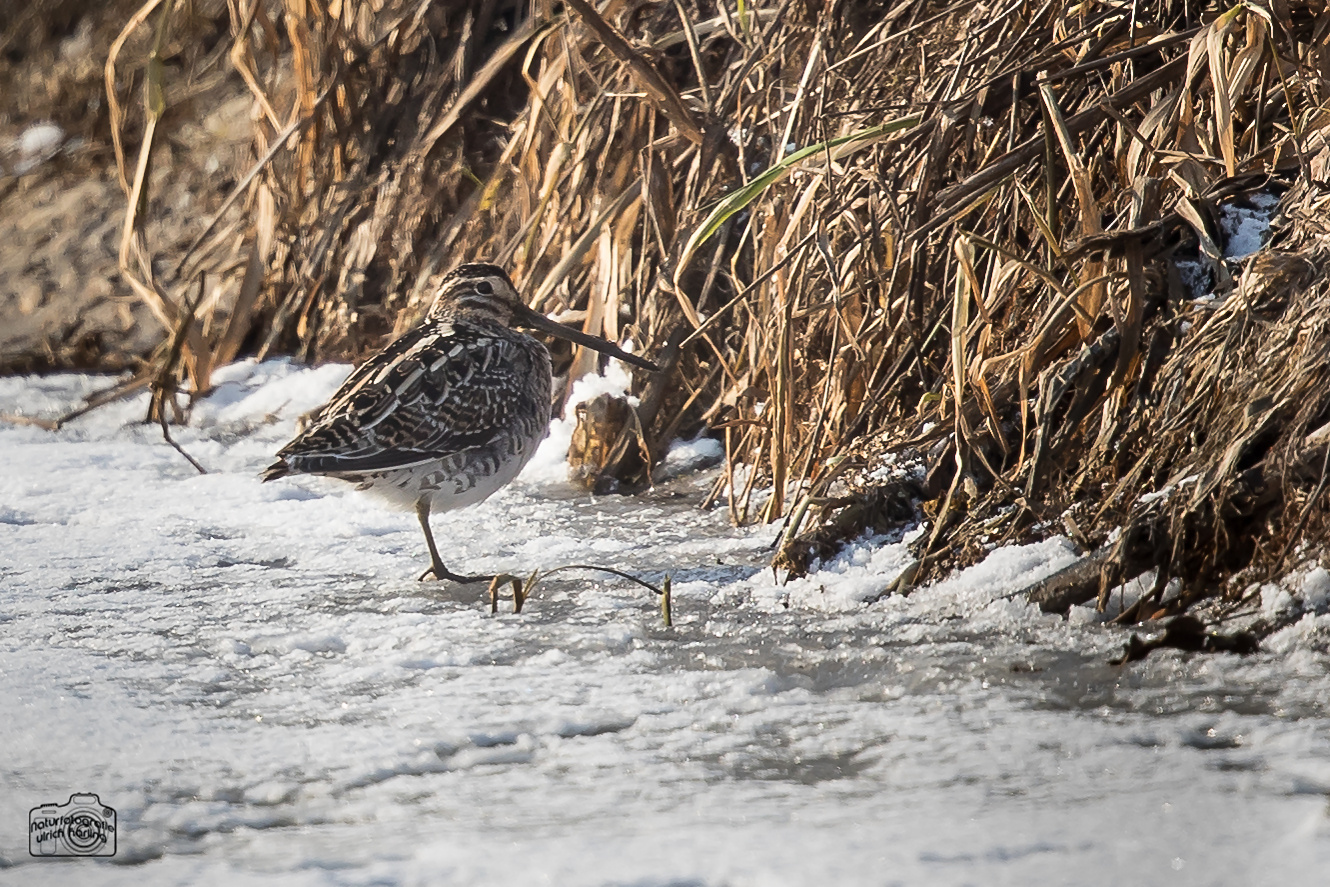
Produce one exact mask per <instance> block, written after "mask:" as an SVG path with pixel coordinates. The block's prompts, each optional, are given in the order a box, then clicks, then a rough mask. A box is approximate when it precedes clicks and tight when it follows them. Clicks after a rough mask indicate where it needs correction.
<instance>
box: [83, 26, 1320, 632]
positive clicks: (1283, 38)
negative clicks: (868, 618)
mask: <svg viewBox="0 0 1330 887" xmlns="http://www.w3.org/2000/svg"><path fill="white" fill-rule="evenodd" d="M200 14H202V13H200V12H199V11H198V10H197V9H194V10H192V11H191V10H190V9H188V8H187V7H185V6H178V5H173V3H172V0H149V2H147V3H145V4H144V5H143V6H142V7H141V8H140V9H139V10H138V12H137V13H136V14H135V16H134V17H133V19H132V20H131V21H130V22H128V23H127V24H126V26H125V29H124V32H123V35H122V36H123V38H124V39H122V40H121V41H119V42H118V43H117V45H116V46H115V47H113V51H112V52H111V55H110V59H109V60H108V63H107V70H106V83H107V88H108V92H109V94H110V96H111V97H112V124H113V132H114V133H115V134H116V140H115V144H116V154H117V158H118V162H119V164H120V169H121V174H122V177H123V179H124V183H125V188H126V192H127V194H128V195H129V205H130V211H129V212H128V214H127V217H126V220H125V227H124V239H123V241H122V244H121V269H122V272H123V273H124V274H125V276H126V278H127V279H128V280H130V281H131V282H132V285H133V287H134V289H135V291H136V293H137V294H138V295H139V297H140V298H142V299H143V300H144V301H145V302H146V303H148V304H149V305H150V306H152V308H153V311H154V314H155V315H156V316H157V317H158V318H159V319H160V321H161V323H162V324H163V326H164V328H166V329H167V330H170V331H171V332H172V333H173V334H174V337H175V339H176V341H177V342H178V343H180V347H179V348H177V349H175V352H176V353H178V355H179V369H178V375H179V376H181V377H182V378H186V379H188V380H189V383H190V385H191V386H192V390H194V391H205V390H206V389H207V387H208V379H209V373H210V371H211V368H212V367H215V366H218V365H220V364H222V363H224V362H226V361H229V360H231V359H233V358H235V357H236V356H237V355H241V354H257V355H259V356H266V355H270V354H278V353H289V354H295V355H298V356H299V357H300V358H302V359H305V360H314V361H317V360H324V359H331V358H339V359H345V358H348V357H350V358H356V357H359V356H361V355H363V354H364V353H366V352H367V351H368V350H370V349H372V348H375V347H378V346H380V345H382V344H383V343H384V342H385V341H386V339H387V337H389V336H391V335H392V334H393V333H394V332H399V331H401V330H402V329H404V328H405V327H406V326H407V325H409V324H410V323H412V322H413V321H414V320H416V319H417V318H419V317H420V316H421V315H422V314H423V311H424V309H425V308H426V307H427V304H428V301H429V298H430V296H431V292H432V285H433V283H434V281H436V280H437V278H438V277H439V276H440V275H441V274H443V273H445V272H446V271H447V270H448V269H449V268H450V267H451V266H452V265H454V264H456V263H459V262H462V261H468V260H478V259H485V260H490V261H495V262H498V263H500V264H503V265H504V266H505V267H507V268H508V269H510V271H511V273H512V275H513V277H514V279H515V280H516V281H517V282H518V283H519V285H520V286H522V287H524V291H525V292H526V293H527V295H528V296H529V298H530V300H531V302H532V304H533V305H534V306H536V307H537V308H539V309H540V310H543V311H547V312H558V313H561V315H562V317H563V319H564V320H565V321H567V322H570V323H573V322H575V323H579V324H580V325H581V326H582V328H583V329H585V330H586V331H588V332H591V333H595V334H600V335H605V336H607V337H609V338H612V339H620V340H621V339H624V338H631V339H632V340H633V342H634V343H635V344H636V346H637V347H639V348H641V349H643V350H645V351H647V352H650V353H652V354H653V355H655V356H656V358H657V359H658V361H659V362H660V363H662V365H663V366H664V367H665V371H664V372H663V373H661V374H659V375H655V376H646V375H642V376H639V378H637V379H636V389H637V394H638V395H639V397H640V405H639V406H637V407H636V408H635V410H632V411H631V412H630V414H629V415H628V418H627V419H626V420H625V421H623V422H622V423H621V425H620V426H618V427H617V428H615V429H613V430H612V435H613V437H612V440H611V441H610V442H609V445H608V446H606V447H604V448H603V449H604V451H605V452H604V454H603V457H602V458H601V459H600V461H599V462H598V464H597V465H596V466H595V472H596V473H598V474H599V475H600V476H601V477H602V478H608V479H612V480H613V481H614V482H615V483H617V484H619V485H621V486H622V487H623V488H626V489H633V488H640V487H642V486H644V485H646V484H647V483H649V476H650V474H649V473H650V469H651V466H652V464H653V463H654V462H656V461H657V460H658V459H659V458H660V457H661V456H662V455H663V453H664V451H665V449H666V447H667V446H668V444H669V443H670V441H672V440H674V439H675V438H677V437H679V436H680V435H690V434H695V433H698V432H699V431H702V430H705V431H707V433H711V434H714V435H717V436H719V437H721V438H722V439H723V441H724V444H725V451H726V455H727V469H726V471H725V472H724V473H723V476H722V477H721V479H720V480H719V481H718V483H717V485H716V488H715V489H714V490H713V491H712V494H711V496H710V497H709V501H711V502H714V501H724V502H726V503H727V506H728V508H729V509H730V512H731V514H732V516H733V519H734V520H735V521H752V520H761V521H769V522H775V521H783V522H784V523H785V532H784V534H783V536H782V546H781V550H780V552H778V562H779V563H780V564H781V565H783V566H785V567H787V568H789V569H791V570H793V571H796V572H798V571H801V570H805V569H807V568H808V566H809V561H810V560H811V559H812V558H814V557H816V556H817V555H819V554H820V553H823V552H825V551H826V550H827V548H828V546H829V545H832V544H834V543H835V542H836V541H837V540H839V539H842V538H845V537H849V536H853V535H855V534H859V533H863V532H866V531H870V530H873V529H878V530H881V529H883V528H884V527H885V526H887V525H890V524H891V523H893V522H898V521H899V520H900V519H901V517H902V514H903V513H905V514H909V513H912V512H913V511H914V509H915V507H916V506H918V507H919V508H922V511H923V513H924V514H925V515H926V516H927V518H928V525H929V532H928V533H927V534H926V535H925V536H924V537H923V538H922V539H921V540H920V541H919V543H918V557H919V563H918V565H917V569H916V570H914V571H911V574H910V575H909V576H906V577H902V580H901V582H900V583H899V584H898V588H899V589H900V590H902V591H908V589H909V587H910V586H911V583H912V582H917V581H920V580H922V579H924V578H927V577H929V576H932V575H936V574H937V573H939V572H940V571H943V570H946V569H951V568H954V567H955V566H957V565H962V564H965V563H969V562H972V561H973V560H975V559H977V558H979V557H981V556H982V555H983V554H984V552H986V551H987V550H989V549H990V548H991V547H992V546H993V545H995V544H1000V543H1002V542H1005V541H1023V540H1029V539H1032V538H1038V537H1040V536H1043V535H1047V534H1050V533H1063V534H1067V535H1069V536H1070V537H1071V538H1073V539H1074V540H1075V541H1076V542H1077V543H1078V544H1080V545H1082V546H1083V547H1084V548H1085V549H1086V551H1087V552H1096V553H1097V554H1096V556H1097V558H1098V560H1097V561H1095V563H1096V564H1097V567H1096V570H1095V571H1094V573H1093V574H1091V575H1089V576H1088V578H1085V579H1083V580H1082V581H1080V582H1079V583H1078V584H1077V585H1076V588H1075V589H1074V590H1073V591H1072V592H1071V593H1069V594H1066V595H1064V596H1063V597H1062V598H1060V601H1061V603H1060V606H1065V605H1066V603H1069V602H1072V601H1074V600H1087V599H1091V598H1093V597H1094V596H1095V595H1096V594H1101V595H1102V594H1103V593H1104V592H1105V591H1106V589H1108V588H1109V587H1111V586H1112V585H1113V584H1115V583H1117V582H1120V581H1122V580H1124V579H1127V578H1131V577H1133V576H1136V575H1139V574H1141V573H1143V572H1145V571H1147V570H1151V569H1153V570H1155V571H1156V576H1157V582H1156V585H1155V590H1154V592H1153V593H1152V594H1151V595H1149V596H1147V599H1146V601H1145V602H1144V603H1143V604H1142V605H1141V606H1140V607H1138V608H1136V611H1135V612H1134V613H1132V614H1130V618H1135V617H1140V616H1145V615H1150V614H1153V613H1156V612H1159V611H1163V612H1176V611H1178V610H1181V609H1183V608H1185V607H1186V606H1188V605H1189V604H1190V603H1192V602H1194V601H1195V600H1197V599H1199V598H1200V597H1203V596H1208V595H1214V594H1216V593H1222V594H1224V595H1227V596H1228V598H1230V599H1231V600H1234V601H1238V600H1241V599H1242V597H1243V595H1244V593H1245V592H1244V589H1247V588H1249V587H1250V584H1251V583H1253V582H1260V581H1263V580H1265V579H1267V578H1270V577H1272V576H1275V575H1278V574H1280V572H1281V571H1287V570H1288V569H1289V568H1290V567H1291V566H1293V564H1294V562H1295V561H1298V560H1300V559H1305V558H1306V557H1307V556H1309V555H1308V554H1307V552H1306V551H1305V550H1304V549H1303V548H1302V547H1301V545H1302V543H1303V542H1304V541H1305V540H1314V539H1316V538H1319V534H1320V533H1321V532H1322V531H1323V530H1324V526H1325V519H1324V514H1325V505H1326V501H1325V493H1326V490H1325V486H1326V478H1327V468H1328V467H1330V448H1328V444H1330V431H1327V428H1330V424H1327V423H1330V379H1328V378H1326V376H1327V373H1330V361H1327V356H1330V355H1327V345H1328V343H1330V330H1328V329H1326V325H1327V323H1330V321H1328V320H1327V318H1330V305H1327V304H1326V303H1327V287H1326V285H1325V282H1324V274H1323V273H1322V271H1321V268H1322V256H1323V255H1324V253H1325V242H1326V241H1325V233H1326V227H1325V224H1324V222H1323V221H1322V220H1323V219H1324V218H1325V214H1324V206H1323V205H1322V204H1323V202H1324V199H1325V198H1324V197H1323V195H1322V191H1321V186H1320V184H1319V183H1320V182H1323V181H1324V180H1325V175H1326V171H1325V167H1326V165H1327V162H1330V151H1328V150H1327V145H1326V139H1325V127H1326V124H1327V122H1330V111H1328V109H1327V105H1326V98H1327V85H1330V81H1327V72H1330V50H1328V49H1327V48H1326V47H1327V44H1326V39H1325V38H1326V34H1327V32H1330V10H1327V8H1326V6H1325V4H1323V3H1316V2H1312V3H1308V2H1284V0H1280V2H1275V3H1271V4H1269V5H1263V4H1259V3H1248V4H1241V5H1236V6H1232V7H1227V8H1226V7H1220V6H1207V5H1201V4H1197V3H1189V2H1181V0H1159V2H1133V3H1126V2H1096V0H1090V2H1079V3H1072V2H1064V0H1044V2H1013V3H1004V2H1000V0H999V2H992V3H974V2H966V3H959V2H931V0H903V2H879V3H874V2H857V0H856V2H851V0H825V2H814V0H797V2H796V0H783V2H744V0H739V2H734V0H721V2H718V3H716V2H707V0H663V2H638V0H609V2H605V3H592V2H590V0H564V2H557V3H556V2H553V0H531V2H525V0H523V2H515V0H470V2H452V3H442V2H429V0H410V2H408V0H376V2H365V0H342V2H334V3H331V4H328V5H322V4H319V3H315V2H312V0H286V2H285V3H279V2H277V0H231V2H228V3H227V4H226V6H225V8H224V9H223V8H222V7H216V9H215V11H214V14H215V15H218V16H222V15H224V16H225V17H226V18H227V20H228V21H229V28H230V35H231V37H230V42H229V45H226V46H224V47H221V48H220V49H218V50H217V53H220V54H221V55H219V56H218V61H217V63H218V64H224V65H226V66H229V67H230V69H231V70H232V71H233V72H234V73H235V74H238V75H239V76H240V77H241V78H243V81H244V83H245V84H246V88H247V90H248V92H249V95H250V96H251V98H252V102H253V107H254V115H253V116H254V132H255V136H254V145H253V156H252V158H251V161H252V163H251V166H250V167H249V168H248V169H246V170H243V171H240V172H239V173H238V174H237V176H236V184H235V186H234V188H233V190H232V192H231V195H230V197H229V198H228V199H227V200H225V201H223V202H221V203H220V204H219V205H218V206H217V207H216V209H215V212H214V213H213V215H212V216H211V217H210V219H209V224H208V226H207V228H206V231H205V232H204V234H202V235H201V236H200V237H199V238H198V239H197V240H196V241H195V243H194V244H193V245H192V246H191V248H190V249H188V250H187V251H185V253H184V254H183V255H171V256H159V255H156V254H155V253H154V245H153V244H152V243H151V242H149V240H148V239H147V238H146V237H145V236H144V234H143V231H144V226H143V215H144V213H145V212H146V211H147V207H148V206H149V203H148V196H149V195H148V194H147V192H146V190H145V188H147V183H148V182H149V181H150V178H149V176H148V172H149V171H150V169H151V167H152V164H153V162H154V158H155V156H156V152H158V151H159V150H160V145H161V141H162V139H163V132H162V127H161V121H162V120H163V119H164V118H165V117H166V116H167V112H168V107H167V106H166V102H167V98H166V97H169V95H170V94H171V88H172V85H171V82H170V78H171V77H172V73H171V71H169V70H168V69H167V68H166V67H165V66H164V65H163V64H162V63H161V55H162V47H163V46H165V45H167V41H169V40H170V39H171V37H170V35H171V33H172V31H171V29H172V27H173V25H177V24H178V25H179V26H180V27H182V28H184V27H187V24H188V22H187V20H186V17H187V16H188V15H195V16H197V15H200ZM154 35H155V36H154ZM130 39H133V40H135V41H137V45H139V46H141V47H144V48H143V50H142V51H141V52H139V53H138V54H137V55H130V54H126V53H125V52H121V51H119V50H120V47H121V46H122V45H123V44H124V43H125V42H126V41H128V40H130ZM223 56H224V57H223ZM131 83H133V84H142V85H143V86H144V89H143V93H142V97H140V96H139V95H137V94H135V93H134V92H133V91H132V90H131V89H129V84H131ZM1256 192H1263V193H1277V194H1281V195H1282V204H1281V216H1280V224H1279V226H1278V227H1277V234H1276V240H1275V243H1274V244H1272V246H1270V247H1268V248H1267V249H1265V250H1263V251H1262V252H1261V253H1258V254H1257V256H1256V257H1255V258H1253V259H1251V260H1249V261H1247V262H1246V263H1245V264H1243V265H1238V264H1235V263H1232V262H1229V261H1227V260H1225V258H1224V256H1223V250H1222V242H1221V241H1222V238H1221V236H1220V234H1219V231H1218V228H1217V221H1216V220H1217V217H1218V214H1219V212H1220V210H1221V208H1222V207H1223V206H1224V205H1225V204H1228V203H1231V202H1234V201H1241V200H1244V199H1246V198H1247V196H1248V195H1250V194H1252V193H1256ZM1183 258H1185V259H1187V260H1188V261H1189V262H1190V263H1192V267H1196V268H1199V269H1200V273H1201V274H1202V275H1203V276H1204V277H1206V278H1207V279H1208V280H1209V281H1210V287H1209V289H1210V290H1212V292H1213V293H1214V297H1213V298H1212V299H1208V300H1197V299H1196V298H1195V297H1194V294H1193V293H1191V292H1190V291H1189V290H1188V288H1187V287H1186V286H1185V285H1184V284H1183V282H1182V279H1181V276H1180V273H1179V265H1178V262H1179V259H1183ZM165 353H166V352H165V350H164V352H163V354H164V355H165ZM161 359H162V360H165V359H166V357H165V356H163V357H162V358H161ZM595 359H596V357H595V355H593V354H587V353H582V354H575V355H570V354H565V355H562V356H561V357H560V363H561V366H562V368H563V369H564V372H565V373H566V374H571V375H572V376H574V377H575V376H577V375H580V374H581V373H583V372H586V371H588V370H591V369H593V368H594V363H593V362H594V360H595ZM891 464H898V465H900V464H914V465H917V466H919V468H920V470H921V472H922V475H923V476H922V478H921V479H912V480H891V479H890V478H889V476H888V475H889V472H884V471H883V470H881V469H883V467H884V466H887V465H891ZM1161 492H1162V494H1161ZM1175 577H1176V578H1180V579H1181V580H1182V583H1181V586H1180V587H1179V586H1177V585H1176V584H1175V585H1170V584H1169V580H1170V579H1173V578H1175Z"/></svg>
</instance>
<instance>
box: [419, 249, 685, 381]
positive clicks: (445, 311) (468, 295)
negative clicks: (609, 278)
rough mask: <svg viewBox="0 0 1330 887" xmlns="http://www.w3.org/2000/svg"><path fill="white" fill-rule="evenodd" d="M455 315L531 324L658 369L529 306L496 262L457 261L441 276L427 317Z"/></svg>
mask: <svg viewBox="0 0 1330 887" xmlns="http://www.w3.org/2000/svg"><path fill="white" fill-rule="evenodd" d="M454 318H486V319H489V320H494V321H497V322H498V323H501V324H503V325H504V326H506V327H509V328H512V327H514V326H526V327H531V328H532V329H537V330H541V331H542V332H546V333H549V334H551V335H554V336H558V337H560V338H562V339H567V340H569V341H570V342H576V343H577V344H579V345H585V346H586V347H587V348H592V349H594V350H596V351H599V352H600V353H601V354H608V355H610V356H611V357H617V358H618V359H619V360H622V361H625V362H627V363H631V364H632V365H633V366H638V367H641V368H643V369H646V370H651V371H652V372H659V371H660V367H658V366H656V365H655V364H654V363H652V362H651V361H649V360H645V359H644V358H641V357H638V356H637V355H636V354H629V353H628V352H626V351H624V350H622V349H621V348H619V347H618V346H617V345H615V344H614V343H613V342H608V341H606V340H605V339H602V338H600V337H598V336H589V335H587V334H586V333H584V332H582V331H580V330H573V329H569V328H568V327H566V326H564V325H563V324H561V323H559V322H557V321H554V320H550V319H549V318H548V317H546V316H545V315H543V314H541V313H540V312H539V311H533V310H532V309H530V308H528V307H527V304H526V302H524V301H523V300H522V297H521V296H519V295H518V294H517V287H515V286H513V282H512V281H511V280H509V279H508V275H507V274H506V273H505V272H504V270H503V269H502V268H500V267H498V266H497V265H485V264H479V263H477V264H470V265H458V266H457V267H456V268H454V269H453V270H452V271H451V272H450V273H449V274H448V276H447V277H445V278H444V279H443V281H442V282H441V283H440V284H439V293H438V295H437V296H435V297H434V304H433V305H432V306H430V309H429V319H430V320H432V321H438V320H451V319H454Z"/></svg>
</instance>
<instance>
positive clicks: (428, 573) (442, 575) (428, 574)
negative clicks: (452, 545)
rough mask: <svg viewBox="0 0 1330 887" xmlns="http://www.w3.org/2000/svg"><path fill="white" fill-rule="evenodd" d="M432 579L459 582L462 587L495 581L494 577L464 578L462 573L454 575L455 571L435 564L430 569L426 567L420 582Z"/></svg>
mask: <svg viewBox="0 0 1330 887" xmlns="http://www.w3.org/2000/svg"><path fill="white" fill-rule="evenodd" d="M430 579H433V580H435V581H440V582H441V581H443V580H445V579H446V580H448V581H449V582H457V583H460V584H462V585H470V584H472V583H474V582H493V581H494V577H493V576H463V575H461V574H460V573H454V572H453V571H451V570H449V569H448V568H447V567H445V566H444V565H443V564H433V565H431V566H429V567H426V568H425V572H423V573H421V574H420V579H419V580H418V581H420V582H425V581H428V580H430Z"/></svg>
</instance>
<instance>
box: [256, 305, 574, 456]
mask: <svg viewBox="0 0 1330 887" xmlns="http://www.w3.org/2000/svg"><path fill="white" fill-rule="evenodd" d="M505 332H506V331H505ZM542 347H543V346H541V345H540V344H539V343H537V342H535V341H534V340H533V339H530V338H528V337H525V336H513V335H511V334H509V335H498V336H496V335H491V334H489V333H488V331H486V330H484V329H483V328H478V327H475V326H472V325H470V324H462V323H458V324H455V325H435V326H426V327H422V328H421V329H420V330H418V331H416V332H414V333H408V334H407V335H406V336H403V337H402V338H401V339H398V340H397V341H396V342H394V343H393V344H392V345H391V346H389V347H388V348H387V349H385V350H384V351H383V352H382V353H380V354H378V355H376V356H375V357H373V358H371V359H370V360H369V361H368V362H366V363H365V364H364V365H363V366H361V367H360V368H359V369H358V370H357V371H356V372H355V374H354V375H353V376H352V377H351V378H350V379H348V380H347V382H346V383H345V384H344V385H343V386H342V387H341V388H340V389H339V390H338V392H337V394H335V395H334V396H333V398H332V400H330V401H329V403H328V405H327V406H326V407H325V408H324V409H323V410H322V411H321V412H320V414H319V416H318V418H317V420H316V421H315V423H314V424H313V425H312V426H311V427H310V428H308V429H307V430H306V431H305V432H304V433H303V434H301V435H300V436H299V437H297V438H296V439H295V440H293V441H291V443H289V444H287V445H286V446H285V447H283V448H282V449H281V450H280V451H278V453H277V456H278V458H279V459H280V460H282V462H280V463H278V465H274V466H273V469H278V468H279V466H281V465H282V464H283V463H284V464H285V467H286V472H299V473H305V474H336V475H349V476H355V475H358V474H365V473H370V472H376V471H385V470H390V469H395V468H408V467H411V466H413V465H419V464H422V463H425V462H431V461H434V460H438V459H442V458H445V457H447V456H450V455H452V454H454V453H459V452H462V451H464V450H469V449H474V448H476V447H483V446H486V445H488V444H490V443H493V442H494V441H496V440H497V439H499V438H501V437H502V436H504V435H506V434H513V433H515V432H516V430H517V427H518V426H519V425H521V424H523V422H530V421H532V419H533V417H541V418H542V419H543V421H548V420H549V407H550V404H549V396H550V392H549V387H550V386H549V369H548V357H547V356H546V355H544V354H543V353H541V350H540V349H542ZM542 360H543V366H542ZM273 469H270V470H269V473H270V474H272V472H273ZM286 472H282V471H278V472H277V474H273V475H272V476H280V474H282V473H286Z"/></svg>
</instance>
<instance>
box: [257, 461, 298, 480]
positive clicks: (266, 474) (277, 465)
mask: <svg viewBox="0 0 1330 887" xmlns="http://www.w3.org/2000/svg"><path fill="white" fill-rule="evenodd" d="M290 473H291V466H290V465H287V464H286V460H285V459H278V460H277V461H276V462H274V463H272V464H271V465H269V466H268V467H267V468H265V469H263V474H261V475H259V477H260V478H261V479H262V480H263V482H264V483H267V482H268V481H270V480H276V479H277V478H279V477H286V476H287V475H288V474H290Z"/></svg>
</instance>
